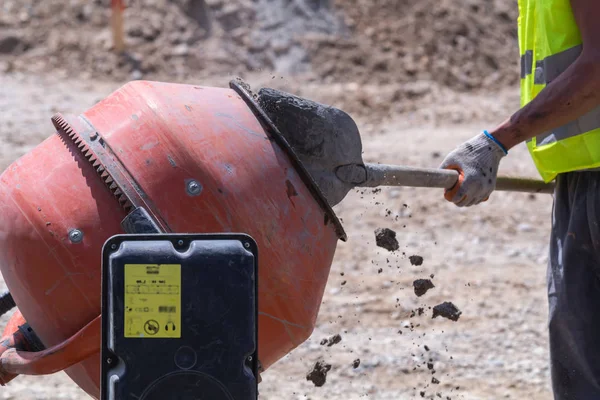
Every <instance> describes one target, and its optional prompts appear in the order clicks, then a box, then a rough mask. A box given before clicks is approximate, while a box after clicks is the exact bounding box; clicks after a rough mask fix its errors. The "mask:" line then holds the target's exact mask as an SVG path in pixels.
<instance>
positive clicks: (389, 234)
mask: <svg viewBox="0 0 600 400" xmlns="http://www.w3.org/2000/svg"><path fill="white" fill-rule="evenodd" d="M375 242H376V243H377V246H379V247H382V248H384V249H386V250H388V251H396V250H398V249H399V248H400V245H399V244H398V240H396V232H394V231H393V230H391V229H389V228H377V229H375Z"/></svg>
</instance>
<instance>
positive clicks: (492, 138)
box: [483, 131, 508, 155]
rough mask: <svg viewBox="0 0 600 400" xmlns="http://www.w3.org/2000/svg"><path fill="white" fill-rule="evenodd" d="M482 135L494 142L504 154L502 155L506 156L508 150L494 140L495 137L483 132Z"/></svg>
mask: <svg viewBox="0 0 600 400" xmlns="http://www.w3.org/2000/svg"><path fill="white" fill-rule="evenodd" d="M483 133H484V134H485V136H487V137H489V138H490V139H491V140H493V141H494V143H496V144H497V145H498V146H499V147H500V148H501V149H502V151H503V152H504V155H508V150H506V148H505V147H504V146H503V145H502V143H500V142H499V141H498V140H496V138H495V137H493V136H492V135H490V134H489V133H488V131H483Z"/></svg>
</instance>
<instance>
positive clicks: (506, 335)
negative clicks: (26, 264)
mask: <svg viewBox="0 0 600 400" xmlns="http://www.w3.org/2000/svg"><path fill="white" fill-rule="evenodd" d="M118 3H119V2H113V4H112V5H115V4H117V5H118ZM123 6H124V8H123V10H122V15H121V13H120V12H117V13H116V14H115V11H114V9H112V8H111V1H110V0H71V1H65V0H45V1H36V0H2V1H1V2H0V166H1V167H2V169H4V168H6V167H7V166H8V165H9V164H10V163H11V162H13V161H14V160H15V159H16V158H18V157H19V156H21V155H22V154H24V153H25V152H27V151H28V150H29V149H31V148H32V147H35V146H36V145H37V144H39V143H40V142H41V141H42V140H44V139H45V138H47V137H48V136H50V135H52V134H54V131H53V127H52V124H51V122H50V117H51V116H52V114H53V113H55V112H61V113H75V114H79V113H81V112H83V111H85V110H86V109H87V108H89V107H90V106H92V105H93V104H95V103H96V102H97V101H99V100H101V99H102V98H103V97H105V96H106V95H108V94H109V93H111V92H112V91H114V90H116V89H117V88H119V87H120V86H121V85H123V84H124V83H126V82H128V81H130V80H137V79H147V80H160V81H168V82H181V83H194V84H198V85H206V86H219V87H227V85H228V82H229V80H230V79H233V78H234V77H236V76H240V77H242V78H244V79H245V80H246V81H247V82H248V83H249V84H250V85H251V86H252V87H253V88H259V87H265V86H266V87H273V88H277V89H282V90H286V91H289V92H292V93H294V94H296V95H300V96H305V97H308V98H311V99H313V100H316V101H320V102H323V103H326V104H331V105H333V106H335V107H338V108H341V109H343V110H344V111H346V112H348V113H350V114H351V115H352V117H354V118H355V120H356V121H357V123H358V124H359V127H360V129H361V134H362V136H363V147H364V154H363V157H364V159H365V161H368V162H382V163H397V164H404V165H412V166H420V167H437V166H438V165H439V163H440V162H441V160H442V158H443V157H444V156H445V154H446V153H447V152H449V151H450V150H452V149H453V148H454V146H456V145H458V144H459V143H460V142H462V141H463V140H465V139H467V138H470V137H471V136H474V135H475V134H477V133H479V132H480V131H481V130H482V129H490V128H491V127H493V125H495V124H498V123H500V122H502V121H503V120H504V119H506V118H507V117H508V116H509V115H510V113H511V112H514V111H516V110H517V108H518V105H519V104H518V98H519V93H518V82H519V69H518V59H519V57H518V54H519V52H518V47H517V16H518V9H517V2H516V0H514V1H513V0H463V1H449V0H419V1H417V0H245V1H243V0H144V1H141V0H126V1H124V4H123ZM119 15H121V17H122V20H121V21H122V24H119V19H115V16H119ZM115 32H116V33H115ZM501 173H503V174H519V175H526V176H533V177H536V172H535V170H534V168H533V165H532V163H531V161H530V160H529V157H528V155H527V152H526V149H525V148H524V147H522V146H521V147H517V148H516V149H515V150H514V151H511V155H510V156H509V157H507V158H506V160H505V161H503V165H502V166H501ZM550 209H551V198H550V196H543V195H537V196H536V195H526V194H509V193H494V194H493V196H492V198H491V199H490V201H488V202H487V203H486V204H484V205H481V206H478V207H477V208H474V209H469V210H463V209H458V208H456V207H454V206H452V205H450V204H449V203H446V202H445V201H444V200H443V196H442V192H441V191H438V190H431V189H414V188H400V189H398V188H396V189H391V188H384V189H383V190H381V191H371V190H368V191H364V190H363V191H354V192H353V193H351V194H350V195H349V196H348V197H347V198H346V200H345V201H344V202H343V203H342V204H340V205H338V206H337V207H336V211H337V213H338V214H339V216H340V217H341V218H342V219H343V222H344V225H345V228H346V231H347V232H348V236H349V241H348V243H340V245H339V247H338V252H337V255H336V259H335V262H334V265H333V267H332V272H331V277H330V281H329V284H328V287H327V292H326V295H325V298H324V302H323V305H322V308H321V314H320V317H319V323H318V325H317V329H316V331H315V334H314V335H313V337H312V338H311V339H310V340H309V341H307V342H306V343H305V344H304V345H302V346H301V347H300V348H298V349H297V350H296V351H294V352H293V353H292V354H290V355H289V356H288V357H286V358H285V359H283V360H282V361H280V362H279V363H278V364H276V365H274V366H273V367H272V368H271V369H270V370H269V371H267V372H266V373H265V374H263V382H262V383H261V385H260V387H259V389H260V392H261V395H260V397H261V399H313V400H317V399H345V400H350V399H364V398H371V399H405V398H406V399H412V398H431V399H433V398H442V399H490V398H513V399H516V398H528V399H548V398H551V396H550V392H549V373H548V366H547V357H548V355H547V333H546V300H545V283H544V280H545V268H546V258H547V257H546V252H547V244H546V242H547V239H548V236H549V231H548V229H549V227H550V224H549V222H550V215H549V212H550ZM378 227H387V228H391V229H394V230H396V231H397V232H398V239H399V242H400V245H401V248H402V251H400V252H396V253H394V254H392V253H387V252H386V251H385V250H383V249H381V248H378V247H377V246H376V245H375V241H374V234H373V231H374V230H375V229H376V228H378ZM413 254H418V255H421V256H423V257H424V260H425V261H424V263H423V265H421V266H418V267H417V266H413V265H411V264H410V262H409V260H408V256H410V255H413ZM342 274H343V275H342ZM431 274H433V275H434V279H433V282H434V284H435V285H436V287H435V289H433V290H431V291H430V292H429V293H428V294H427V296H424V297H423V298H417V297H416V296H415V295H414V293H412V281H413V280H414V279H417V278H426V277H429V276H430V275H431ZM342 282H344V283H343V284H342ZM442 301H452V302H453V303H454V304H456V305H457V306H458V307H459V308H460V309H461V310H462V312H463V314H462V315H461V318H460V320H459V321H457V322H452V321H449V320H440V319H439V318H438V319H435V320H432V319H431V317H430V315H429V313H425V314H424V315H422V316H419V315H418V314H417V315H416V316H412V317H411V315H412V311H413V310H415V309H417V308H418V307H425V309H427V307H429V306H433V305H435V304H438V303H440V302H442ZM4 320H5V318H3V321H4ZM399 332H402V333H399ZM337 333H339V334H341V335H342V341H341V342H340V343H339V344H337V345H335V346H332V347H326V346H321V345H320V344H319V343H320V341H321V339H323V338H325V337H328V336H330V335H333V334H337ZM424 346H427V348H428V349H429V350H425V347H424ZM319 358H324V359H326V360H327V361H328V362H329V363H331V364H332V370H331V371H330V373H329V374H328V380H327V383H326V384H325V385H324V386H323V387H315V386H314V385H313V384H312V383H311V382H309V381H307V380H306V373H307V372H308V370H309V368H310V367H311V366H312V365H313V364H314V362H315V360H317V359H319ZM357 358H359V359H360V360H361V364H360V367H358V368H356V369H354V368H353V367H352V362H353V360H355V359H357ZM428 363H432V364H433V365H434V368H433V370H432V369H430V368H428V367H427V364H428ZM432 377H435V378H436V379H435V380H437V381H438V383H433V382H432ZM85 398H87V397H86V396H85V395H84V394H83V392H82V391H80V390H79V389H78V388H77V387H76V386H75V385H74V384H73V383H72V382H71V381H70V380H69V378H68V377H67V376H66V375H64V374H62V373H59V374H56V375H53V376H47V377H36V378H25V377H20V378H18V379H16V380H14V381H13V382H11V383H10V384H9V385H8V386H6V387H1V388H0V399H19V400H29V399H71V400H74V399H85Z"/></svg>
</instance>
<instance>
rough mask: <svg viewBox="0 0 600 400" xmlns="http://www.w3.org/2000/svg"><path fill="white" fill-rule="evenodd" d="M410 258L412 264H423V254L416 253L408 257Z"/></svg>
mask: <svg viewBox="0 0 600 400" xmlns="http://www.w3.org/2000/svg"><path fill="white" fill-rule="evenodd" d="M408 259H409V260H410V263H411V264H412V265H416V266H417V267H418V266H419V265H423V257H421V256H417V255H414V256H410V257H408Z"/></svg>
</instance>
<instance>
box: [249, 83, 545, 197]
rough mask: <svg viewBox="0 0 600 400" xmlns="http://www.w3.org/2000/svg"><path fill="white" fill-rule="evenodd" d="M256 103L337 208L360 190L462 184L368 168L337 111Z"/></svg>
mask: <svg viewBox="0 0 600 400" xmlns="http://www.w3.org/2000/svg"><path fill="white" fill-rule="evenodd" d="M255 98H257V101H258V103H259V105H260V106H261V108H262V109H263V110H264V112H265V113H266V114H267V115H268V116H269V118H270V119H271V120H272V121H273V123H274V124H275V125H276V126H277V128H278V130H279V131H280V132H281V135H282V136H284V137H285V139H286V140H287V142H288V144H289V145H290V147H291V148H292V149H293V151H294V153H296V155H297V157H298V158H299V159H300V161H301V162H302V164H303V165H304V167H305V168H306V170H307V171H308V172H309V173H310V175H311V176H312V177H313V179H314V181H315V182H316V184H317V186H318V187H319V189H320V190H321V192H322V193H323V195H324V196H325V198H326V199H327V201H328V203H329V204H330V206H331V207H333V206H335V205H336V204H338V203H339V202H341V201H342V200H343V199H344V197H345V196H346V195H347V194H348V192H349V191H350V190H352V189H354V188H357V187H370V188H372V187H377V186H411V187H427V188H442V189H450V188H452V187H453V186H454V185H455V184H456V182H457V180H458V176H459V174H458V172H457V171H454V170H446V169H435V168H431V169H428V168H414V167H409V166H401V165H385V164H368V163H364V162H363V159H362V143H361V137H360V132H359V130H358V127H357V125H356V123H355V122H354V120H353V119H352V118H351V117H350V116H349V115H348V114H346V113H345V112H344V111H342V110H339V109H337V108H335V107H330V106H327V105H324V104H320V103H317V102H314V101H312V100H308V99H304V98H301V97H298V96H295V95H292V94H289V93H286V92H282V91H279V90H275V89H271V88H262V89H260V90H259V92H258V95H257V96H255ZM495 189H496V190H501V191H511V192H525V193H546V194H552V193H553V192H554V184H553V183H545V182H543V181H539V180H535V179H529V178H520V177H507V176H499V177H498V178H497V181H496V188H495Z"/></svg>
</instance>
